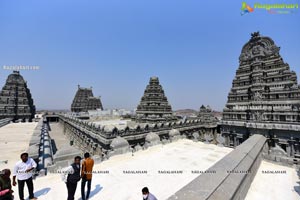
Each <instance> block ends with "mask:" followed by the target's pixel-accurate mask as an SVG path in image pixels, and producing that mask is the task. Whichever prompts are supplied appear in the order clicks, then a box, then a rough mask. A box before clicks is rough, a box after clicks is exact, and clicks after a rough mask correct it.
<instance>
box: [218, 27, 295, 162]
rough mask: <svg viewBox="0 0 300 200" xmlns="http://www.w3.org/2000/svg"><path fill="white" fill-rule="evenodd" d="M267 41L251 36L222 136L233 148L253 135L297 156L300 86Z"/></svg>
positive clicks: (273, 44) (230, 101)
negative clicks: (259, 135) (262, 137)
mask: <svg viewBox="0 0 300 200" xmlns="http://www.w3.org/2000/svg"><path fill="white" fill-rule="evenodd" d="M279 50H280V47H278V46H276V44H275V43H274V41H273V40H272V39H271V38H270V37H265V36H261V35H260V34H259V32H255V33H252V34H251V38H250V40H249V41H248V42H247V43H246V44H245V45H244V46H243V48H242V52H241V55H240V57H239V63H240V64H239V68H238V69H237V71H236V76H235V78H234V79H233V82H232V88H231V90H230V92H229V94H228V101H227V104H226V106H225V108H224V110H223V120H222V122H221V123H220V124H221V133H222V136H223V137H225V141H226V142H225V144H226V146H232V147H235V146H237V145H239V144H240V143H242V142H243V141H245V140H246V139H247V138H249V137H250V136H251V135H253V134H261V135H264V136H265V137H267V138H268V139H269V143H270V147H276V148H277V150H279V151H281V153H282V154H286V155H287V156H299V153H300V148H299V147H300V143H299V139H300V86H299V85H298V82H297V76H296V73H295V72H294V71H291V70H290V67H289V65H288V64H287V63H285V62H284V61H283V59H282V57H281V56H280V54H279Z"/></svg>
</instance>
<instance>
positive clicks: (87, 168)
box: [81, 153, 94, 200]
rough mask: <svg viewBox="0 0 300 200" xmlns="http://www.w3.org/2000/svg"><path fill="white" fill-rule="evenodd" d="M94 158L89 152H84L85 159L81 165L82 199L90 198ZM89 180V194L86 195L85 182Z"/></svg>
mask: <svg viewBox="0 0 300 200" xmlns="http://www.w3.org/2000/svg"><path fill="white" fill-rule="evenodd" d="M93 166H94V160H93V159H92V158H90V154H89V153H85V154H84V160H83V162H82V167H81V198H82V200H87V199H89V196H90V192H91V184H92V173H93ZM86 182H87V187H88V190H87V194H86V196H85V192H84V190H85V184H86Z"/></svg>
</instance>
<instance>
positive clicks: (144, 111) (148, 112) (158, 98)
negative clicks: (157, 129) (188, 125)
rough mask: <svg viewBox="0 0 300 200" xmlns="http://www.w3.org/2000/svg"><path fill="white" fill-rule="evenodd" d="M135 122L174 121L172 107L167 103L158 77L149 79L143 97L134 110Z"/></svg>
mask: <svg viewBox="0 0 300 200" xmlns="http://www.w3.org/2000/svg"><path fill="white" fill-rule="evenodd" d="M136 120H137V121H139V122H165V121H172V120H176V117H174V116H173V112H172V107H171V105H169V103H168V99H167V97H166V96H165V92H164V90H163V88H162V86H161V85H160V83H159V79H158V77H151V78H150V81H149V84H148V85H147V87H146V89H145V91H144V95H143V97H142V99H141V102H140V104H139V105H138V107H137V110H136Z"/></svg>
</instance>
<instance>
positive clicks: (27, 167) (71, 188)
mask: <svg viewBox="0 0 300 200" xmlns="http://www.w3.org/2000/svg"><path fill="white" fill-rule="evenodd" d="M20 158H21V160H20V161H19V162H17V163H16V165H15V167H14V170H13V181H12V182H11V179H10V176H11V171H10V170H9V169H4V170H2V171H1V174H0V200H13V199H14V195H13V194H14V191H13V190H12V186H16V185H18V191H19V198H20V200H24V186H25V183H26V185H27V188H28V193H29V199H30V200H37V198H36V197H34V187H33V176H34V173H35V171H36V168H37V164H36V162H35V161H34V160H33V159H32V158H29V157H28V153H22V154H21V156H20ZM93 167H94V160H93V159H92V158H91V157H90V154H89V153H85V154H84V159H83V160H82V159H81V157H80V156H76V157H75V158H74V162H73V163H72V164H71V166H69V167H67V168H65V169H64V170H62V175H61V176H62V180H63V181H64V182H65V184H66V187H67V191H68V198H67V199H68V200H74V196H75V192H76V189H77V184H78V182H79V181H80V180H81V198H82V200H87V199H89V197H90V192H91V185H92V174H93ZM86 185H87V193H85V187H86ZM142 195H143V200H157V198H156V197H155V196H154V195H153V194H151V193H150V192H149V189H148V188H147V187H144V188H143V189H142Z"/></svg>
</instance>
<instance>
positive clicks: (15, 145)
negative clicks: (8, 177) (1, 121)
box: [0, 122, 37, 169]
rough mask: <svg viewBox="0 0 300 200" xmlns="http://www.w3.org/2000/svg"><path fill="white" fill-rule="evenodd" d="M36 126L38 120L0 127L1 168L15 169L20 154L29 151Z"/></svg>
mask: <svg viewBox="0 0 300 200" xmlns="http://www.w3.org/2000/svg"><path fill="white" fill-rule="evenodd" d="M36 126H37V122H31V123H12V124H8V125H6V126H3V127H1V128H0V169H3V168H9V169H13V167H14V165H15V164H16V162H17V161H19V160H20V154H21V153H23V152H25V151H27V149H28V146H29V141H30V139H31V136H32V134H33V130H34V129H35V127H36ZM3 161H8V163H7V164H4V163H3Z"/></svg>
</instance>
